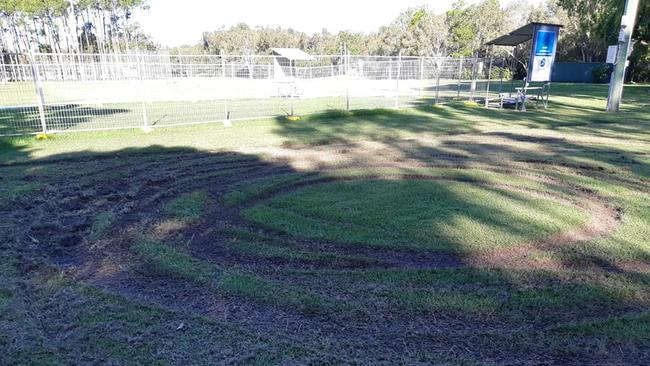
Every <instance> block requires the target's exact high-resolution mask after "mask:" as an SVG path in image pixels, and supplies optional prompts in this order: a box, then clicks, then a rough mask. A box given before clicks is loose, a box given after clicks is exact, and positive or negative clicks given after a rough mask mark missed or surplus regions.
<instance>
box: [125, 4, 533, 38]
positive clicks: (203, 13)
mask: <svg viewBox="0 0 650 366" xmlns="http://www.w3.org/2000/svg"><path fill="white" fill-rule="evenodd" d="M476 1H477V0H466V2H467V3H472V2H476ZM519 1H520V2H521V1H522V0H519ZM538 1H539V0H528V2H533V3H534V2H538ZM453 2H454V0H390V1H387V0H329V1H310V0H266V1H265V0H227V1H223V0H221V1H220V0H212V1H210V0H150V2H149V5H150V9H149V10H147V11H138V12H136V14H135V19H136V20H137V21H138V22H140V24H141V25H142V27H143V29H144V31H145V32H147V33H149V34H151V35H152V36H153V38H154V40H155V41H156V42H157V43H159V44H161V45H166V46H178V45H182V44H195V43H197V42H198V41H199V40H200V37H201V34H202V33H203V31H207V30H217V29H220V28H221V27H224V26H230V25H234V24H237V23H239V22H244V23H247V24H249V25H251V26H272V27H275V26H281V27H283V28H289V27H291V28H294V29H296V30H300V31H304V32H308V33H316V32H320V31H321V29H323V28H327V29H328V30H329V31H330V32H333V33H335V32H338V31H340V30H351V31H355V32H372V31H375V30H377V29H378V28H379V27H380V26H381V25H385V24H388V23H390V22H391V21H392V20H393V19H394V18H395V17H396V16H397V15H398V14H399V13H400V12H402V11H404V10H406V9H408V8H410V7H414V6H420V5H427V6H428V7H429V8H430V9H432V10H434V11H435V12H438V13H441V12H444V11H445V10H447V9H449V8H450V7H451V5H452V4H453ZM507 2H508V0H502V3H504V4H505V3H507Z"/></svg>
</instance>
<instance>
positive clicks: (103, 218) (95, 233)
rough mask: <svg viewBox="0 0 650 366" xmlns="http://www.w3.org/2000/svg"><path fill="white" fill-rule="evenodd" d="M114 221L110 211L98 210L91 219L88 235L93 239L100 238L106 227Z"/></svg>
mask: <svg viewBox="0 0 650 366" xmlns="http://www.w3.org/2000/svg"><path fill="white" fill-rule="evenodd" d="M114 221H115V214H114V213H113V212H110V211H105V212H100V213H99V214H97V216H95V219H94V220H93V224H92V226H91V227H90V236H91V238H92V239H93V240H97V239H100V238H101V237H102V236H104V234H105V233H106V231H107V230H108V228H109V227H110V226H111V225H112V224H113V222H114Z"/></svg>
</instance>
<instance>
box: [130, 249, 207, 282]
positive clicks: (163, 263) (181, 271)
mask: <svg viewBox="0 0 650 366" xmlns="http://www.w3.org/2000/svg"><path fill="white" fill-rule="evenodd" d="M133 249H134V250H135V252H136V253H137V254H139V255H140V256H142V258H143V259H144V261H145V262H146V263H147V264H148V265H150V266H151V267H152V268H153V269H154V270H155V271H156V272H158V273H160V274H163V275H168V276H171V277H174V278H178V279H183V280H189V281H194V282H198V283H209V282H210V281H212V280H214V279H215V277H216V274H217V271H216V269H215V268H213V267H212V266H210V265H208V264H205V263H202V262H201V261H199V260H196V259H194V258H192V257H191V256H188V255H186V254H184V253H182V252H180V251H178V250H176V249H174V248H172V247H170V246H167V245H165V244H160V243H156V242H151V241H145V240H142V241H140V242H139V243H137V244H136V245H135V246H134V248H133Z"/></svg>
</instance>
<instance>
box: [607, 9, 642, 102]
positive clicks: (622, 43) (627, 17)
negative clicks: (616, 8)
mask: <svg viewBox="0 0 650 366" xmlns="http://www.w3.org/2000/svg"><path fill="white" fill-rule="evenodd" d="M638 8H639V0H626V1H625V12H624V13H623V17H622V18H621V30H620V32H619V34H618V48H617V51H616V63H615V64H614V72H612V77H611V80H610V82H609V96H608V98H607V111H608V112H618V111H619V110H620V108H621V98H622V96H623V83H624V82H625V69H626V68H627V56H628V54H629V48H630V44H631V41H632V32H633V31H634V22H635V20H636V13H637V10H638Z"/></svg>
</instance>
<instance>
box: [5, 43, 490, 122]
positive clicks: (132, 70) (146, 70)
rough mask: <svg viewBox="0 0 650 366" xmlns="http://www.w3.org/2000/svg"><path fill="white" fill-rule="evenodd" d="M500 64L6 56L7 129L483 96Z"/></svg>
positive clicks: (220, 117) (277, 113)
mask: <svg viewBox="0 0 650 366" xmlns="http://www.w3.org/2000/svg"><path fill="white" fill-rule="evenodd" d="M496 69H498V67H497V66H496V65H495V63H494V62H493V61H492V60H489V59H478V58H448V57H437V58H434V57H372V56H314V57H313V59H312V60H309V61H304V60H303V61H301V60H295V61H291V62H289V63H288V64H287V63H282V62H279V59H278V58H276V57H274V56H220V55H197V56H190V55H149V54H130V55H126V54H1V57H0V135H22V134H34V133H44V132H45V133H53V132H63V131H88V130H106V129H122V128H138V127H142V128H156V127H163V126H172V125H183V124H198V123H214V122H221V123H230V122H231V121H240V120H251V119H258V118H278V117H282V116H289V115H306V114H313V113H319V112H323V111H327V110H334V109H335V110H356V109H370V108H409V107H417V106H419V105H425V104H431V103H442V102H445V101H449V100H454V99H459V100H478V101H483V100H485V98H486V97H487V96H488V95H491V94H492V96H493V95H494V94H495V93H497V90H498V88H493V90H494V91H491V90H490V82H491V81H492V80H493V79H495V73H494V70H496ZM497 78H498V76H497ZM494 82H496V83H498V82H499V80H494ZM501 83H503V74H502V75H501Z"/></svg>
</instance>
